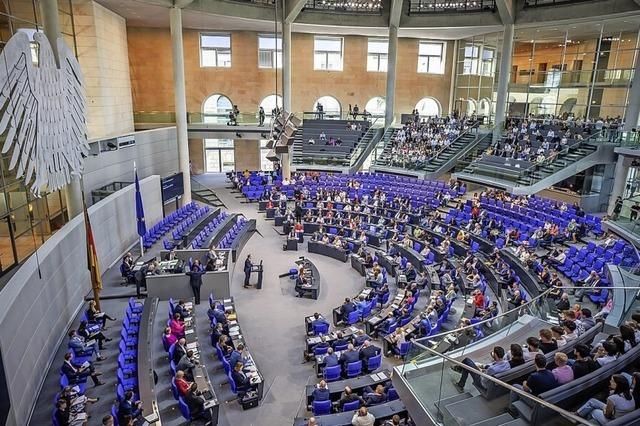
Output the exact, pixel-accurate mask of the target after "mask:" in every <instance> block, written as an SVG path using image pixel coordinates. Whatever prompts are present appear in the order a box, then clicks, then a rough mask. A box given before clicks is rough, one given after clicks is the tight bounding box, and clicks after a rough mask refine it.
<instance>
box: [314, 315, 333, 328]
mask: <svg viewBox="0 0 640 426" xmlns="http://www.w3.org/2000/svg"><path fill="white" fill-rule="evenodd" d="M325 324H326V325H327V326H328V325H329V323H328V322H327V320H326V319H324V318H323V317H321V316H320V314H319V313H317V312H316V313H314V314H313V320H312V321H311V329H312V330H315V329H316V327H319V326H322V325H325Z"/></svg>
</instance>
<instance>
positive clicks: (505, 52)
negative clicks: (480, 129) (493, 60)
mask: <svg viewBox="0 0 640 426" xmlns="http://www.w3.org/2000/svg"><path fill="white" fill-rule="evenodd" d="M512 52H513V24H506V25H505V26H504V34H503V38H502V57H501V58H500V75H499V76H498V93H497V95H496V119H495V128H494V130H493V139H494V141H495V140H498V139H499V138H500V136H501V135H502V128H503V127H504V122H505V117H506V115H507V96H508V93H509V76H510V75H511V54H512Z"/></svg>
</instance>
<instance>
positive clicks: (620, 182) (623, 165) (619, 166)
mask: <svg viewBox="0 0 640 426" xmlns="http://www.w3.org/2000/svg"><path fill="white" fill-rule="evenodd" d="M633 160H634V158H633V157H629V156H626V155H622V154H618V161H617V162H616V171H615V175H614V179H613V188H612V189H611V196H610V197H609V208H608V210H607V212H608V214H612V213H613V207H614V206H615V204H616V198H618V197H622V195H623V194H624V187H625V185H626V184H627V174H628V173H629V167H630V166H631V163H633Z"/></svg>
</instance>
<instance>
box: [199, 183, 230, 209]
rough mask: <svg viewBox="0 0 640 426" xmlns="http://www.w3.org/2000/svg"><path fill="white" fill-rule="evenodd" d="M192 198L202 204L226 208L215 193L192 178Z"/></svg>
mask: <svg viewBox="0 0 640 426" xmlns="http://www.w3.org/2000/svg"><path fill="white" fill-rule="evenodd" d="M191 197H192V198H193V199H194V200H197V201H200V202H201V203H205V204H208V205H210V206H213V207H224V208H226V207H227V206H225V205H224V203H223V202H222V201H221V200H220V198H218V196H217V195H216V193H215V192H213V191H212V190H211V189H209V188H207V187H206V186H204V185H202V184H201V183H200V182H198V181H197V180H196V179H195V178H193V177H192V178H191Z"/></svg>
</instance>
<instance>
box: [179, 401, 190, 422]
mask: <svg viewBox="0 0 640 426" xmlns="http://www.w3.org/2000/svg"><path fill="white" fill-rule="evenodd" d="M178 406H179V407H180V413H181V414H182V417H184V418H185V419H187V421H191V410H189V406H188V405H187V403H186V402H184V399H182V397H179V398H178Z"/></svg>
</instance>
